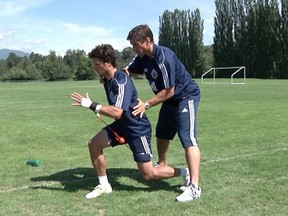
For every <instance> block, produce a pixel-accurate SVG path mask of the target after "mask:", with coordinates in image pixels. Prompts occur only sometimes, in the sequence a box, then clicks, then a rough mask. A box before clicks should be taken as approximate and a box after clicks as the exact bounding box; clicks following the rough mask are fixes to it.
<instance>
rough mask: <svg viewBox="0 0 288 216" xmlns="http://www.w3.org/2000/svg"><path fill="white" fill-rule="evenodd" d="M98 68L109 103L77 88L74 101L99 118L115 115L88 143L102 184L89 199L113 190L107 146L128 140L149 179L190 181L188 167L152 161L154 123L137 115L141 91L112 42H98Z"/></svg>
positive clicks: (95, 58) (94, 57)
mask: <svg viewBox="0 0 288 216" xmlns="http://www.w3.org/2000/svg"><path fill="white" fill-rule="evenodd" d="M89 58H90V59H91V61H92V64H93V67H94V69H95V71H96V72H97V73H98V75H99V77H100V81H101V83H103V85H104V90H105V93H106V96H107V100H108V105H102V104H100V103H98V102H92V101H91V99H90V98H89V95H88V93H86V95H85V96H82V95H81V94H79V93H77V92H74V93H72V94H71V99H72V100H73V101H74V102H73V104H72V105H74V106H81V107H85V108H90V109H91V110H92V111H93V112H94V113H95V114H97V116H98V117H99V118H101V116H100V114H101V115H104V116H107V117H110V118H113V119H115V121H114V122H113V123H111V124H110V125H107V126H106V127H104V128H103V129H102V130H101V131H100V132H99V133H97V134H96V135H95V136H94V137H93V138H92V139H91V140H90V141H89V143H88V146H89V152H90V157H91V162H92V164H93V167H94V169H95V171H96V173H97V176H98V180H99V184H98V185H97V186H96V187H95V188H94V189H93V190H92V191H91V192H90V193H88V194H87V195H86V198H87V199H91V198H95V197H98V196H100V195H101V194H108V193H111V192H112V187H111V185H110V183H109V180H108V178H107V173H106V160H105V155H104V151H103V150H104V149H105V148H107V147H115V146H118V145H121V144H123V143H127V144H128V145H129V147H130V149H131V151H132V153H133V157H134V161H135V162H136V164H137V167H138V169H139V171H140V173H141V174H142V176H143V177H144V179H145V180H152V179H168V178H172V177H176V176H182V177H183V180H184V185H185V186H187V185H188V184H189V182H190V175H189V171H188V169H187V168H173V167H170V166H159V167H154V166H153V164H152V148H151V124H150V122H149V119H148V118H147V116H146V115H145V114H144V115H143V116H142V118H140V116H139V115H138V116H137V115H136V116H135V115H133V114H132V112H133V107H134V106H136V105H137V104H138V101H137V100H138V93H137V91H136V88H135V86H134V83H133V81H132V80H131V79H130V78H129V76H128V75H127V74H126V73H124V72H122V71H120V70H118V69H117V68H116V54H115V51H114V49H113V47H112V46H111V45H109V44H102V45H99V46H96V47H95V48H94V49H93V50H92V51H91V52H90V53H89Z"/></svg>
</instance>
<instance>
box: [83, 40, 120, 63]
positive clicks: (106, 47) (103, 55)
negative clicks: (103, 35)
mask: <svg viewBox="0 0 288 216" xmlns="http://www.w3.org/2000/svg"><path fill="white" fill-rule="evenodd" d="M88 57H89V58H90V59H92V58H98V59H99V60H101V61H103V62H104V63H111V64H112V66H113V67H116V65H117V63H116V62H117V58H116V53H115V50H114V49H113V47H112V46H111V45H110V44H101V45H98V46H96V47H95V48H94V49H92V51H91V52H90V53H88Z"/></svg>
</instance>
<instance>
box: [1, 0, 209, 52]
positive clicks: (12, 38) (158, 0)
mask: <svg viewBox="0 0 288 216" xmlns="http://www.w3.org/2000/svg"><path fill="white" fill-rule="evenodd" d="M196 8H198V9H199V10H200V12H201V17H202V19H203V20H204V44H205V45H207V44H212V42H213V35H214V24H213V19H214V16H215V4H214V0H201V1H197V0H181V1H180V0H143V1H142V2H140V1H135V0H101V1H100V0H1V2H0V48H1V49H2V48H7V49H15V50H22V51H25V52H35V53H40V54H43V55H47V54H49V51H50V50H54V51H56V54H57V55H64V54H65V52H66V51H67V50H68V49H72V50H76V49H81V50H82V49H83V50H85V51H86V52H89V51H90V50H91V49H92V48H93V47H95V45H99V44H102V43H110V44H111V45H112V46H113V47H114V48H115V49H118V50H119V51H121V50H122V49H123V48H125V47H128V46H130V44H129V41H127V40H126V37H127V34H128V32H129V31H130V30H131V29H132V28H133V27H134V26H136V25H138V24H148V25H149V26H150V27H151V29H152V31H153V33H154V37H155V41H156V43H157V42H158V28H159V17H160V16H162V14H163V12H164V11H165V10H169V11H174V9H180V10H188V9H190V10H191V11H194V10H195V9H196Z"/></svg>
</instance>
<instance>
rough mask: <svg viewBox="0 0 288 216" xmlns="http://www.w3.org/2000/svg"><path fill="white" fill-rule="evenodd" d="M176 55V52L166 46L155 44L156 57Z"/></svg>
mask: <svg viewBox="0 0 288 216" xmlns="http://www.w3.org/2000/svg"><path fill="white" fill-rule="evenodd" d="M172 55H175V54H174V52H173V51H172V50H171V49H170V48H169V47H166V46H161V45H156V44H155V45H154V58H156V59H157V58H163V56H172Z"/></svg>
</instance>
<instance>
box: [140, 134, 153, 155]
mask: <svg viewBox="0 0 288 216" xmlns="http://www.w3.org/2000/svg"><path fill="white" fill-rule="evenodd" d="M140 139H141V142H142V145H143V148H144V149H145V153H146V154H151V151H150V148H149V144H148V141H147V139H146V136H141V137H140Z"/></svg>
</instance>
